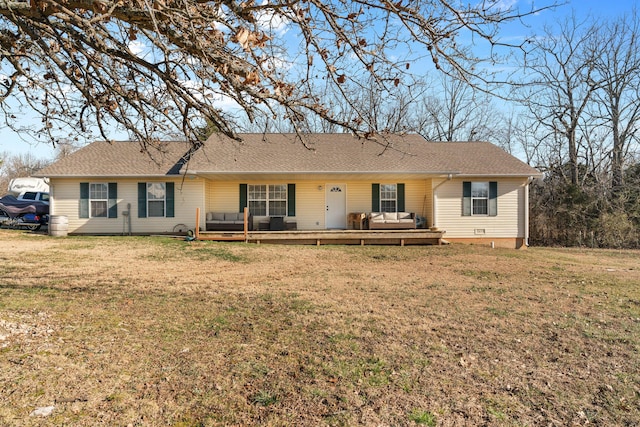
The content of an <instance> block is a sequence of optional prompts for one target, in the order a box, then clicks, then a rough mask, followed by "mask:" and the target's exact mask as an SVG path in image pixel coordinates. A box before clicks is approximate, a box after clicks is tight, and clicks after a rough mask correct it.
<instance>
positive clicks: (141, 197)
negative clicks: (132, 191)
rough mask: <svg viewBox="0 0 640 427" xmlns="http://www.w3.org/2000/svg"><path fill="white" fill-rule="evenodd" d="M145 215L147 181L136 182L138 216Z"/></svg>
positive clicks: (144, 216)
mask: <svg viewBox="0 0 640 427" xmlns="http://www.w3.org/2000/svg"><path fill="white" fill-rule="evenodd" d="M146 217H147V183H146V182H139V183H138V218H146Z"/></svg>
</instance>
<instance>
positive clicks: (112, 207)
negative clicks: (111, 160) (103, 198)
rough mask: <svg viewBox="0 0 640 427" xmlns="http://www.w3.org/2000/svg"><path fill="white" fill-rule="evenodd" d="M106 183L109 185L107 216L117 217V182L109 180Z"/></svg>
mask: <svg viewBox="0 0 640 427" xmlns="http://www.w3.org/2000/svg"><path fill="white" fill-rule="evenodd" d="M107 185H108V187H109V202H108V204H109V211H108V212H107V216H108V217H109V218H118V184H117V183H115V182H110V183H109V184H107Z"/></svg>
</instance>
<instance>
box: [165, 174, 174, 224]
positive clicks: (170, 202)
mask: <svg viewBox="0 0 640 427" xmlns="http://www.w3.org/2000/svg"><path fill="white" fill-rule="evenodd" d="M165 190H166V193H165V202H166V205H167V211H166V212H165V217H167V218H173V217H174V216H175V204H176V202H175V200H176V199H175V185H174V183H173V182H167V183H166V184H165Z"/></svg>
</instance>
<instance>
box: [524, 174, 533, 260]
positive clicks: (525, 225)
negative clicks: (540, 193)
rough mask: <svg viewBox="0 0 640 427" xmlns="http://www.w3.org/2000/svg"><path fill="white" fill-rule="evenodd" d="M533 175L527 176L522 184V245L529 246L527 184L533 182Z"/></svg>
mask: <svg viewBox="0 0 640 427" xmlns="http://www.w3.org/2000/svg"><path fill="white" fill-rule="evenodd" d="M533 179H534V178H533V177H532V176H530V177H529V178H527V183H526V184H525V186H524V245H525V246H526V247H529V185H530V184H531V183H532V182H533Z"/></svg>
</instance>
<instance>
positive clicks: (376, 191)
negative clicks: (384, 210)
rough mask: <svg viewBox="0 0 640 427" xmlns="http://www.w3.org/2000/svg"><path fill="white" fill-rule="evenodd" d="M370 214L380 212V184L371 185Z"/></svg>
mask: <svg viewBox="0 0 640 427" xmlns="http://www.w3.org/2000/svg"><path fill="white" fill-rule="evenodd" d="M371 212H380V184H371Z"/></svg>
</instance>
